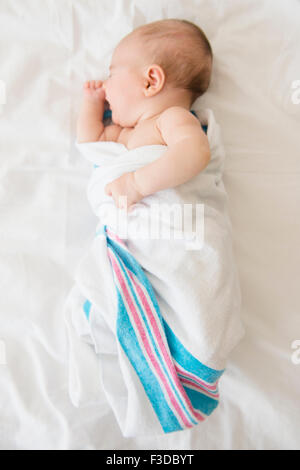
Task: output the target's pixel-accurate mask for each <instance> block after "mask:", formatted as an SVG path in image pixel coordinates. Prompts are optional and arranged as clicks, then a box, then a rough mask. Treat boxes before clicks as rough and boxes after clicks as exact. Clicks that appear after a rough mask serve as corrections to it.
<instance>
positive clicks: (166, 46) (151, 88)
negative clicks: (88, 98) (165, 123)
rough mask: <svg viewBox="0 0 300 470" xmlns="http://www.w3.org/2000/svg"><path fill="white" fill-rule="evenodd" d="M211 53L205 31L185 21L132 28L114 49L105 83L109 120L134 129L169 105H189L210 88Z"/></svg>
mask: <svg viewBox="0 0 300 470" xmlns="http://www.w3.org/2000/svg"><path fill="white" fill-rule="evenodd" d="M212 57H213V55H212V50H211V46H210V44H209V42H208V40H207V38H206V36H205V34H204V33H203V31H202V30H201V29H200V28H199V27H198V26H196V25H195V24H193V23H190V22H189V21H186V20H178V19H167V20H161V21H155V22H153V23H149V24H146V25H143V26H140V27H139V28H137V29H135V30H134V31H132V32H131V33H130V34H128V35H127V36H126V37H125V38H123V39H122V40H121V42H120V43H119V44H118V46H117V47H116V49H115V51H114V53H113V57H112V61H111V67H110V70H111V75H110V76H109V78H108V79H107V80H106V81H105V82H104V88H105V91H106V98H107V101H108V102H109V104H110V108H111V110H112V120H113V122H115V123H116V124H120V125H121V126H122V127H134V126H135V125H136V124H137V123H138V122H139V121H142V120H145V119H150V118H151V117H152V116H155V114H160V113H161V112H162V111H164V109H167V108H168V107H170V106H184V107H186V108H188V109H189V108H190V107H191V105H192V103H193V102H194V101H195V99H196V98H198V97H199V96H201V95H202V94H203V93H204V92H205V91H206V90H207V88H208V86H209V82H210V77H211V70H212Z"/></svg>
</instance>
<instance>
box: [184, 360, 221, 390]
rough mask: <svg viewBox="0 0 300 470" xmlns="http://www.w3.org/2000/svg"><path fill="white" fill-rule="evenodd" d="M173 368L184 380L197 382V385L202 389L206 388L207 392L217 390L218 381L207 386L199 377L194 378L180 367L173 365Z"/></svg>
mask: <svg viewBox="0 0 300 470" xmlns="http://www.w3.org/2000/svg"><path fill="white" fill-rule="evenodd" d="M175 368H176V370H177V371H178V372H179V373H180V374H181V375H184V376H185V377H186V378H189V379H191V380H193V381H195V382H197V383H198V384H199V385H202V386H203V388H207V389H208V390H211V391H215V390H217V386H218V380H217V382H216V383H215V384H212V385H208V384H207V382H204V381H202V380H201V379H199V377H196V376H194V375H193V374H190V373H189V372H187V371H186V370H185V369H183V368H182V367H181V366H177V365H175Z"/></svg>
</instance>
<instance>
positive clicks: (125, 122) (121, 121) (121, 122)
mask: <svg viewBox="0 0 300 470" xmlns="http://www.w3.org/2000/svg"><path fill="white" fill-rule="evenodd" d="M111 119H112V122H113V123H114V124H118V126H121V127H134V126H135V122H133V121H130V120H129V119H128V118H126V117H125V118H123V117H122V116H121V117H120V116H117V115H116V114H115V113H114V111H113V110H112V113H111Z"/></svg>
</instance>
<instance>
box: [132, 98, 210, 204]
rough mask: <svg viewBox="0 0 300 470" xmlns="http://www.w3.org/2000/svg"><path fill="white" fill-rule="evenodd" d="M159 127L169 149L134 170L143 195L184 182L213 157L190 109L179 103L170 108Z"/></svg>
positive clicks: (162, 116)
mask: <svg viewBox="0 0 300 470" xmlns="http://www.w3.org/2000/svg"><path fill="white" fill-rule="evenodd" d="M157 128H158V130H159V131H160V133H161V135H162V137H163V139H164V141H165V142H166V144H167V146H168V150H166V152H164V153H163V154H162V156H161V157H160V158H158V159H157V160H155V161H153V162H151V163H150V164H148V165H146V166H144V167H142V168H139V169H138V170H136V171H135V172H134V180H135V183H136V187H137V190H138V191H139V192H140V193H141V194H142V195H143V196H148V195H150V194H153V193H155V192H157V191H160V190H162V189H167V188H171V187H174V186H177V185H179V184H182V183H185V182H186V181H188V180H190V179H191V178H192V177H193V176H195V175H197V174H198V173H199V172H200V171H202V170H203V169H204V168H205V167H206V165H207V164H208V162H209V160H210V150H209V144H208V139H207V137H206V135H205V133H204V132H203V130H202V128H201V124H200V122H199V121H198V119H197V118H196V117H195V116H193V115H192V113H191V112H190V111H188V110H186V109H183V108H180V107H179V106H173V107H171V108H168V109H167V110H166V111H164V112H163V113H162V114H161V116H160V117H159V118H158V120H157Z"/></svg>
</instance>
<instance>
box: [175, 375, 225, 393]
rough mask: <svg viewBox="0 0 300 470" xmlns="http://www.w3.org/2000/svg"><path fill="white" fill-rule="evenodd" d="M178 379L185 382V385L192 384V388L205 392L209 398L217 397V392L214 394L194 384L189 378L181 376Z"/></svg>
mask: <svg viewBox="0 0 300 470" xmlns="http://www.w3.org/2000/svg"><path fill="white" fill-rule="evenodd" d="M180 380H181V382H183V383H185V384H187V385H193V387H194V388H197V390H198V391H199V392H200V391H202V392H205V393H206V394H207V395H209V396H210V397H211V398H219V394H218V393H216V394H214V393H211V392H209V391H208V390H206V389H205V388H202V387H199V385H196V384H195V383H194V382H191V381H190V380H187V379H184V378H181V379H180Z"/></svg>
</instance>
